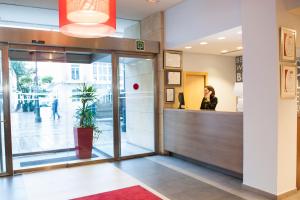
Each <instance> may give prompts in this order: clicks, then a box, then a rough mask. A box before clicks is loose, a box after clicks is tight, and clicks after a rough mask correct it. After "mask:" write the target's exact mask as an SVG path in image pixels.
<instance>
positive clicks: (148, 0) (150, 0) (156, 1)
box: [146, 0, 160, 3]
mask: <svg viewBox="0 0 300 200" xmlns="http://www.w3.org/2000/svg"><path fill="white" fill-rule="evenodd" d="M146 1H147V2H148V3H158V2H159V1H160V0H146Z"/></svg>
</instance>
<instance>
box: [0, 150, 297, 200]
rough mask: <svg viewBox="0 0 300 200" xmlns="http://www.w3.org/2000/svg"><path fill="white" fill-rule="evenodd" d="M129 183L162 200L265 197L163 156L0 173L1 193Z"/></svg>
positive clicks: (82, 190)
mask: <svg viewBox="0 0 300 200" xmlns="http://www.w3.org/2000/svg"><path fill="white" fill-rule="evenodd" d="M133 185H141V186H143V187H145V188H146V189H148V190H150V191H151V192H153V193H155V194H156V195H158V196H160V197H161V198H162V199H166V200H168V199H171V200H243V199H245V200H267V199H266V198H264V197H261V196H259V195H257V194H254V193H251V192H248V191H245V190H243V189H242V188H241V181H240V180H237V179H235V178H232V177H229V176H225V175H223V174H220V173H217V172H214V171H211V170H209V169H206V168H203V167H200V166H197V165H194V164H191V163H188V162H185V161H182V160H179V159H176V158H171V157H163V156H153V157H147V158H141V159H133V160H126V161H121V162H116V163H105V164H97V165H90V166H84V167H74V168H66V169H59V170H52V171H45V172H36V173H30V174H24V175H18V176H15V177H10V178H0V199H1V200H48V199H49V200H50V199H51V200H65V199H71V198H76V197H81V196H86V195H90V194H96V193H101V192H105V191H111V190H114V189H119V188H124V187H129V186H133ZM299 197H300V194H296V195H294V196H293V197H290V198H288V199H286V200H299V199H300V198H299Z"/></svg>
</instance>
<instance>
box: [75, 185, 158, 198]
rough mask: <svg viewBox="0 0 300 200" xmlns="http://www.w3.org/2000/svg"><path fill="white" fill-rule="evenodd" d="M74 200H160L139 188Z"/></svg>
mask: <svg viewBox="0 0 300 200" xmlns="http://www.w3.org/2000/svg"><path fill="white" fill-rule="evenodd" d="M74 200H161V198H159V197H157V196H155V195H154V194H152V193H151V192H149V191H148V190H146V189H144V188H142V187H141V186H133V187H128V188H124V189H120V190H113V191H110V192H104V193H100V194H95V195H91V196H86V197H81V198H77V199H74Z"/></svg>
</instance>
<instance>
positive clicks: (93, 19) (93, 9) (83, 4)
mask: <svg viewBox="0 0 300 200" xmlns="http://www.w3.org/2000/svg"><path fill="white" fill-rule="evenodd" d="M67 18H68V20H70V21H71V22H74V23H91V24H96V23H104V22H106V21H107V20H108V19H109V0H67Z"/></svg>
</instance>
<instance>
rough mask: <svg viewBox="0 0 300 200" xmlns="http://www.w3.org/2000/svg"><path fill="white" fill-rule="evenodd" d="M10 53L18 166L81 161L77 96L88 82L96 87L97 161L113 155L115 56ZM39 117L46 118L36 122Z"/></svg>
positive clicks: (13, 128) (16, 165) (12, 111)
mask: <svg viewBox="0 0 300 200" xmlns="http://www.w3.org/2000/svg"><path fill="white" fill-rule="evenodd" d="M32 54H33V53H32V52H25V51H24V52H15V51H11V52H10V91H11V93H10V101H11V103H10V104H11V109H10V110H11V124H12V142H13V161H14V167H15V169H18V168H27V167H37V166H41V165H52V164H57V163H66V162H78V159H77V157H76V156H75V151H74V135H73V127H74V124H75V122H76V120H75V118H74V114H75V112H76V109H77V108H78V107H79V106H80V104H81V102H80V100H79V99H77V98H76V97H74V94H76V93H77V91H78V88H80V86H81V85H82V84H83V83H87V84H89V85H93V86H94V87H95V88H96V93H97V100H96V102H95V104H94V111H95V112H96V122H95V123H96V125H97V126H98V128H99V129H100V130H101V132H102V133H101V134H100V135H98V134H95V135H94V141H93V151H92V158H91V159H106V158H110V157H111V156H112V155H113V122H112V82H111V77H112V74H111V55H110V54H93V53H90V54H88V53H82V54H81V53H78V52H76V53H73V54H72V53H58V52H56V53H53V52H35V53H34V54H35V55H32ZM24 60H25V61H24ZM37 118H39V119H40V120H36V119H37Z"/></svg>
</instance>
